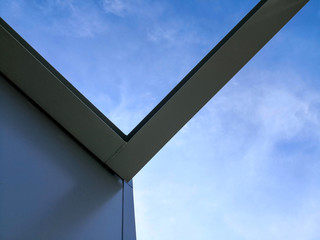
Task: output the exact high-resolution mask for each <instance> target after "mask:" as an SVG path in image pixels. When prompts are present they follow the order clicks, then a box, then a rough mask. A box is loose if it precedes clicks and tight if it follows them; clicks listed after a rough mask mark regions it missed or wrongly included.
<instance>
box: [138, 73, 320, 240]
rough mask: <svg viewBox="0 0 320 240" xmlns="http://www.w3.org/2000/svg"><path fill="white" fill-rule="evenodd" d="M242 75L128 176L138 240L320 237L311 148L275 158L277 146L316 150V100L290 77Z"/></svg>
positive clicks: (300, 82)
mask: <svg viewBox="0 0 320 240" xmlns="http://www.w3.org/2000/svg"><path fill="white" fill-rule="evenodd" d="M250 72H251V73H250V74H246V73H245V72H243V73H242V74H239V75H238V77H236V78H235V79H233V80H232V82H230V83H229V84H228V86H226V87H225V88H224V89H223V90H222V92H221V93H219V94H218V95H217V96H216V97H215V98H214V100H213V101H212V102H210V103H209V104H208V105H207V106H206V107H205V108H204V109H203V110H202V111H200V113H199V114H198V115H197V116H196V117H195V118H194V119H193V120H191V121H190V122H189V123H188V124H187V126H186V127H185V128H184V129H183V130H182V131H181V132H180V133H178V134H177V136H176V137H174V138H173V139H172V141H171V142H170V143H169V144H168V145H167V146H166V147H164V149H163V150H161V152H160V153H159V154H158V155H157V156H156V157H155V158H154V159H152V161H151V162H150V163H149V164H148V165H147V166H146V167H145V169H143V170H142V172H141V173H139V175H138V176H137V177H136V179H135V181H136V182H137V184H135V191H136V192H135V200H136V217H137V229H138V237H141V239H143V238H142V236H143V237H145V239H150V238H152V239H163V238H165V239H177V238H179V239H180V238H183V239H194V238H195V237H196V236H197V237H196V238H198V239H213V238H217V239H222V238H223V239H246V240H251V239H262V240H263V239H294V240H295V239H297V240H298V239H307V240H312V239H316V238H318V237H320V231H319V229H318V226H319V224H320V215H319V214H318V213H319V210H320V209H319V207H318V206H320V200H319V199H320V198H319V196H320V193H319V191H318V190H316V189H317V186H318V184H319V182H320V178H319V177H318V175H317V174H314V172H317V171H319V170H320V164H319V163H317V161H318V157H317V154H319V153H320V146H319V144H318V145H315V149H314V152H310V151H309V152H308V153H306V152H304V151H303V149H305V148H306V146H308V144H310V143H309V142H308V141H306V142H303V141H302V142H301V143H299V144H298V145H294V147H292V149H291V150H292V151H297V152H298V154H295V155H293V156H291V155H281V154H279V153H278V152H277V151H276V150H275V147H276V146H277V144H278V142H279V141H281V140H283V139H285V140H286V141H287V142H289V143H290V142H291V141H294V140H295V139H299V138H304V137H307V138H311V139H312V144H314V143H315V142H316V143H317V142H318V143H319V142H320V133H319V131H316V130H317V129H320V119H319V107H318V105H317V103H319V100H320V98H319V96H320V92H319V90H317V89H313V88H311V87H309V86H308V85H307V84H305V83H304V81H303V78H302V77H301V76H299V74H297V73H295V72H288V71H287V72H277V71H266V70H265V71H263V70H262V69H259V70H257V71H254V70H253V69H251V70H250ZM257 72H260V74H257ZM257 76H259V79H257ZM233 83H235V84H233ZM299 147H300V150H299ZM294 148H298V149H297V150H296V149H294ZM280 150H281V147H280ZM150 181H152V182H153V184H150ZM311 200H312V201H311ZM186 206H189V207H186ZM140 209H143V211H142V212H140ZM170 219H171V220H170ZM150 222H153V224H151V223H150ZM144 223H148V224H147V226H145V225H144ZM157 226H161V228H160V227H157ZM185 226H188V230H187V231H186V229H185ZM146 228H148V229H149V230H148V231H147V232H145V230H144V229H146ZM162 229H165V230H162ZM173 229H174V230H173ZM140 231H142V232H143V234H141V233H140ZM163 231H165V233H164V232H163ZM186 232H187V233H186ZM154 233H158V234H160V235H161V236H154V235H153V234H154ZM140 235H141V236H140Z"/></svg>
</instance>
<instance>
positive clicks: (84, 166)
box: [0, 76, 122, 240]
mask: <svg viewBox="0 0 320 240" xmlns="http://www.w3.org/2000/svg"><path fill="white" fill-rule="evenodd" d="M0 77H1V81H0V96H1V101H0V109H1V118H0V126H1V132H0V137H1V138H0V148H1V149H0V152H1V161H0V162H1V163H0V164H1V165H0V171H1V175H0V179H1V197H0V208H1V213H0V218H1V221H3V222H1V224H0V236H1V239H7V240H9V239H47V240H49V239H97V240H98V239H121V227H122V225H121V224H122V223H121V221H122V219H121V217H122V191H121V190H122V180H121V179H120V178H119V177H118V176H116V175H114V174H113V173H111V171H109V170H106V169H104V168H103V167H101V164H99V163H98V162H97V161H94V159H95V158H94V156H92V155H91V154H90V153H88V151H86V150H85V149H84V148H83V147H82V146H81V145H79V144H78V143H77V142H75V140H74V139H72V138H71V137H70V136H69V135H68V134H67V133H65V131H64V130H63V129H61V128H60V127H59V126H57V124H55V123H54V122H53V121H52V120H51V119H50V118H48V116H46V115H45V114H43V113H42V112H41V111H39V109H38V108H37V107H35V106H34V105H33V104H31V103H30V102H29V101H26V98H25V97H24V96H23V95H21V93H20V92H18V91H17V89H15V88H14V87H13V86H12V85H11V84H9V83H8V82H7V80H5V79H3V77H2V76H0ZM93 158H94V159H93Z"/></svg>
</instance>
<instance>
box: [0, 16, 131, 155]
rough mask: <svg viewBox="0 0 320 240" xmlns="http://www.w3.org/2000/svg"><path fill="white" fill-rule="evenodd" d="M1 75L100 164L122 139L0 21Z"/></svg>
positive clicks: (110, 124)
mask: <svg viewBox="0 0 320 240" xmlns="http://www.w3.org/2000/svg"><path fill="white" fill-rule="evenodd" d="M0 52H1V54H0V71H1V73H2V74H3V75H5V76H6V77H7V78H8V79H9V80H10V81H11V82H13V83H14V84H15V85H16V86H17V87H18V88H19V89H21V90H22V91H23V92H24V93H25V94H26V95H27V96H29V97H30V98H31V99H32V100H33V101H35V103H37V104H38V105H39V106H40V107H41V108H42V109H43V110H44V111H45V112H47V113H48V114H49V115H50V116H51V117H53V118H54V119H55V120H56V121H57V122H58V123H59V124H61V125H62V126H63V127H64V128H65V129H66V130H67V131H68V132H69V133H71V135H73V136H74V137H75V138H76V139H77V140H79V141H80V142H81V143H82V144H83V145H84V146H86V147H87V148H88V149H89V150H90V151H91V152H92V153H93V154H94V155H95V156H97V157H98V158H99V159H101V160H102V161H105V160H107V159H108V158H110V156H112V155H113V154H114V153H115V152H116V151H117V150H118V149H119V148H121V146H122V145H124V144H125V143H126V141H125V135H124V134H123V133H122V132H121V131H120V130H119V129H118V128H117V127H116V126H115V125H114V124H113V123H112V122H111V121H110V120H108V119H107V118H106V117H105V116H104V115H103V114H102V113H101V112H100V111H99V110H98V109H97V108H95V107H94V106H93V105H92V104H91V103H90V102H89V101H88V100H87V99H86V98H85V97H84V96H83V95H82V94H81V93H79V91H78V90H76V89H75V88H74V87H73V86H72V85H71V84H70V83H69V82H68V81H67V80H66V79H65V78H64V77H63V76H62V75H61V74H60V73H58V71H56V70H55V69H54V68H53V67H52V66H51V65H50V64H49V63H48V62H47V61H46V60H45V59H44V58H43V57H41V56H40V55H39V54H38V53H37V52H36V51H35V50H34V49H33V48H32V47H31V46H30V45H29V44H28V43H27V42H26V41H24V40H23V39H22V38H21V37H20V36H19V35H18V34H17V33H16V32H15V31H14V30H13V29H12V28H11V27H10V26H9V25H8V24H7V23H6V22H5V21H4V20H3V19H2V18H1V19H0Z"/></svg>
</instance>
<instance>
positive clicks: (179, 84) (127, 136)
mask: <svg viewBox="0 0 320 240" xmlns="http://www.w3.org/2000/svg"><path fill="white" fill-rule="evenodd" d="M267 1H268V0H261V1H260V2H259V3H258V4H257V5H256V6H255V7H254V8H253V9H252V10H251V11H250V12H249V13H248V14H247V15H246V16H245V17H244V18H243V19H242V20H241V21H240V22H239V23H238V24H237V25H236V26H235V27H234V28H233V29H232V30H231V31H230V32H229V33H228V34H227V35H226V36H225V37H224V38H223V39H222V40H221V41H220V42H219V43H218V44H217V45H216V46H215V47H214V48H213V49H212V50H211V51H210V52H209V53H208V54H207V55H206V56H205V57H204V58H203V59H202V60H201V61H200V62H199V63H198V64H197V65H196V66H195V67H194V68H193V69H192V70H191V71H190V72H189V73H188V74H187V75H186V76H185V77H184V78H183V79H182V80H181V81H180V82H179V83H178V84H177V85H176V86H175V87H174V88H173V89H172V90H171V91H170V92H169V93H168V94H167V96H166V97H165V98H163V99H162V100H161V102H160V103H158V105H157V106H156V107H155V108H153V109H152V110H151V112H149V113H148V115H147V116H146V117H144V118H143V119H142V121H141V122H140V123H139V124H138V125H137V126H136V127H135V128H134V129H133V130H132V131H131V132H130V133H129V134H128V135H126V134H124V133H123V132H122V131H121V130H120V129H119V128H118V127H117V126H116V125H115V124H114V123H113V122H111V121H110V120H109V119H108V118H107V117H106V116H105V115H104V114H103V113H102V112H100V111H99V110H98V109H97V108H96V107H95V106H94V105H93V104H92V103H91V102H90V101H89V100H88V99H87V98H86V97H85V96H83V95H82V94H81V93H80V92H79V91H78V90H77V89H76V88H75V87H74V86H73V85H72V84H71V83H70V82H69V81H68V80H66V79H65V78H64V77H63V76H62V75H61V74H60V73H59V72H58V71H57V70H56V69H55V68H54V67H52V66H51V65H50V63H48V62H47V61H46V60H45V59H44V58H43V57H42V56H41V55H40V54H39V53H38V52H37V51H36V50H34V49H33V48H32V47H31V46H30V45H29V44H28V43H27V42H26V41H25V40H24V39H23V38H22V37H21V36H20V35H19V34H18V33H17V32H16V31H14V30H13V29H12V28H11V27H10V26H9V25H8V24H7V23H6V22H5V21H4V20H3V19H2V18H1V17H0V24H1V25H2V26H3V27H4V28H5V29H6V30H7V31H8V32H9V33H10V34H11V35H12V36H13V37H14V38H15V39H16V40H17V41H18V42H19V43H20V44H21V45H22V46H23V47H25V48H26V49H27V50H28V51H29V52H30V53H31V54H32V55H33V56H34V57H35V58H36V59H37V60H38V61H39V62H40V63H41V64H43V65H44V66H45V67H46V68H47V69H48V70H49V71H50V72H51V73H52V74H53V75H54V76H56V77H57V78H58V79H59V80H60V81H61V82H62V83H63V84H64V85H65V86H66V87H67V88H68V89H69V90H70V91H71V92H72V93H74V94H75V95H76V96H77V97H78V98H79V99H80V100H81V101H82V102H83V103H84V104H85V105H86V106H88V107H89V108H90V109H91V110H92V111H93V112H94V113H95V114H97V116H98V117H100V118H101V120H102V121H104V122H105V123H106V124H107V125H108V126H109V127H110V128H111V129H112V130H113V131H114V132H115V133H117V134H118V135H119V136H120V137H121V138H122V139H123V140H124V141H126V142H128V141H129V140H130V139H131V138H132V137H133V136H134V135H135V134H136V133H137V132H138V131H139V130H140V129H141V128H142V127H143V126H144V125H145V124H146V123H147V122H148V121H149V119H151V118H152V117H153V115H155V114H156V112H157V111H158V110H159V109H160V108H161V107H162V106H163V105H165V104H166V103H167V102H168V101H169V99H170V98H171V97H172V96H173V95H174V94H175V93H176V92H178V91H179V89H180V88H182V87H183V85H184V84H185V83H186V82H187V81H188V80H189V79H190V78H191V77H192V76H193V75H194V74H195V73H196V72H197V71H198V70H199V69H200V68H201V67H202V66H203V65H204V64H205V63H206V62H207V61H208V60H209V59H210V58H211V57H212V56H213V55H214V54H215V53H216V52H217V51H218V50H219V49H220V48H221V47H222V46H223V45H224V44H225V43H226V42H227V41H228V40H229V39H230V38H231V37H232V36H233V35H234V34H235V33H236V32H237V31H238V30H239V29H240V28H241V27H242V26H243V25H244V24H245V23H246V22H247V21H248V20H249V19H250V18H251V17H252V16H253V15H254V14H255V13H256V12H257V11H258V10H259V9H260V8H261V7H262V6H263V5H264V4H265V3H266V2H267Z"/></svg>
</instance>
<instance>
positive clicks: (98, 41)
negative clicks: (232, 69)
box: [0, 0, 320, 240]
mask: <svg viewBox="0 0 320 240" xmlns="http://www.w3.org/2000/svg"><path fill="white" fill-rule="evenodd" d="M257 2H258V1H257V0H246V1H238V0H224V1H222V0H220V1H219V0H198V1H195V0H194V1H191V0H185V1H169V0H166V1H151V0H100V1H75V0H74V1H72V0H68V1H63V0H51V1H49V0H47V1H36V0H30V1H23V0H0V6H1V7H0V14H1V17H2V18H4V20H5V21H7V22H8V23H9V24H10V25H11V26H12V27H13V28H14V29H15V30H16V31H17V32H18V33H19V34H20V35H21V36H22V37H23V38H24V39H25V40H26V41H27V42H29V43H30V44H31V46H33V47H34V48H35V49H36V50H37V51H38V52H39V53H40V54H41V55H42V56H43V57H44V58H45V59H47V60H48V61H49V63H51V64H52V65H53V66H54V67H55V68H56V69H57V70H58V71H59V72H60V73H61V74H62V75H63V76H65V77H66V79H68V80H69V81H70V82H71V83H72V84H73V85H74V86H75V87H76V88H78V90H79V91H80V92H82V93H83V94H84V95H85V96H86V97H87V98H88V99H89V100H90V101H91V102H92V103H93V104H94V105H96V106H97V107H98V108H99V109H100V110H101V111H102V112H103V113H104V114H105V115H106V116H107V117H108V118H109V119H110V120H111V121H113V122H114V123H115V124H116V125H117V126H118V127H119V128H120V129H121V130H123V131H124V132H125V133H129V132H130V130H132V129H133V128H134V126H135V125H137V123H139V121H140V120H141V119H142V118H143V117H144V116H145V115H146V114H147V113H148V112H149V111H150V110H152V108H153V107H154V106H155V105H156V104H157V103H158V102H159V101H160V100H161V99H162V98H163V97H164V96H165V95H166V94H167V93H168V92H169V91H170V90H171V89H172V88H173V87H174V86H175V85H176V84H177V83H178V82H179V81H180V80H181V79H182V78H183V77H184V76H185V75H186V74H187V73H188V71H190V70H191V68H192V67H193V66H195V65H196V64H197V62H198V61H200V60H201V59H202V58H203V57H204V55H205V54H206V53H207V52H208V51H209V50H210V49H211V48H213V47H214V46H215V45H216V44H217V43H218V42H219V40H221V39H222V37H223V36H224V35H226V34H227V33H228V31H230V30H231V28H232V27H233V26H235V24H236V23H237V22H239V21H240V20H241V19H242V17H244V15H245V14H246V13H247V12H248V11H249V10H250V9H251V8H252V7H253V6H254V5H255V4H256V3H257ZM319 23H320V1H317V0H311V1H310V2H309V3H308V4H307V5H306V6H305V7H304V8H303V9H302V11H301V12H299V13H298V14H297V15H296V16H295V17H294V18H293V19H292V20H291V21H290V22H289V23H288V24H287V25H286V26H285V27H284V28H283V29H282V30H281V31H280V32H279V33H278V34H277V35H276V36H275V37H274V38H273V39H272V40H271V41H270V42H269V43H268V44H267V45H266V46H265V47H264V48H263V49H262V50H261V51H260V52H259V53H258V54H257V55H256V56H255V57H254V58H253V59H252V60H251V61H250V62H249V63H248V64H247V65H246V66H245V67H244V68H243V69H242V70H241V71H240V72H239V73H238V74H237V75H236V76H235V77H234V78H233V79H232V80H231V81H230V82H229V83H228V84H227V85H226V86H225V87H224V88H223V89H222V90H221V91H220V92H219V93H218V94H217V95H216V96H215V97H214V98H213V99H212V100H211V101H210V102H209V103H208V104H207V105H206V106H205V107H204V108H203V109H202V110H201V111H200V112H199V113H198V114H197V115H196V116H195V117H194V118H193V119H192V120H191V121H190V122H189V123H188V124H187V125H186V126H185V127H184V128H183V129H182V130H181V131H180V132H179V133H178V134H177V135H176V136H175V137H174V138H173V139H172V140H171V141H170V142H169V143H168V144H167V145H166V146H165V147H164V148H163V149H162V150H161V151H160V152H159V153H158V154H157V155H156V156H155V157H154V158H153V159H152V160H151V161H150V162H149V163H148V164H147V166H145V167H144V169H143V170H142V171H141V172H140V173H139V174H138V175H137V176H136V177H135V178H134V187H135V192H134V194H135V210H136V228H137V237H138V240H150V239H153V240H157V239H161V240H164V239H165V240H171V239H174V240H176V239H184V240H189V239H219V240H220V239H221V240H257V239H259V240H270V239H272V240H278V239H279V240H280V239H281V240H284V239H285V240H287V239H288V240H289V239H290V240H301V239H303V240H319V239H320V227H319V226H320V187H319V186H320V67H319V65H320V24H319Z"/></svg>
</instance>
